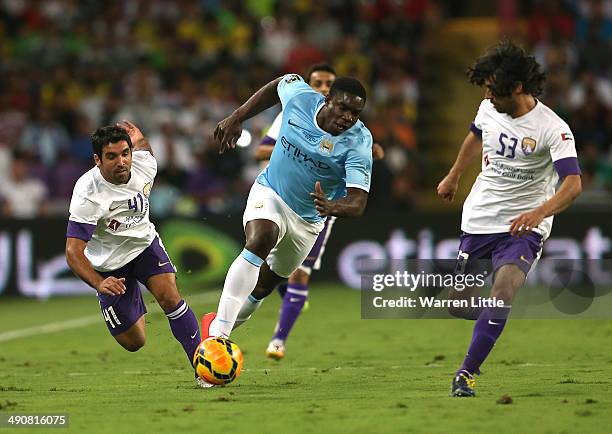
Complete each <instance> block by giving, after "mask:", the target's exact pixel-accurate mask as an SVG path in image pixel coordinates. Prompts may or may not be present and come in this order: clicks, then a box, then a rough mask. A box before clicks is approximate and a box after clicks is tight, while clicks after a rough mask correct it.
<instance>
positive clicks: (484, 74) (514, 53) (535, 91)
mask: <svg viewBox="0 0 612 434" xmlns="http://www.w3.org/2000/svg"><path fill="white" fill-rule="evenodd" d="M466 75H467V76H468V79H469V80H470V83H472V84H475V85H477V86H483V85H485V81H486V80H489V79H490V80H491V84H490V89H491V92H492V93H493V95H496V96H509V95H511V94H512V92H513V91H514V89H516V86H518V85H519V83H521V84H522V85H523V92H524V93H526V94H529V95H533V96H538V95H540V94H541V93H542V91H543V88H544V81H545V80H546V74H545V73H544V72H542V71H541V70H540V65H539V64H538V62H537V61H536V59H535V57H534V56H530V55H528V54H527V53H526V52H525V50H523V49H522V48H521V47H519V46H518V45H516V44H514V43H512V42H511V41H507V40H506V41H501V42H499V43H498V44H497V45H495V46H494V47H492V48H490V49H489V50H488V51H487V52H486V53H485V54H483V55H482V56H480V57H479V58H478V59H476V62H475V63H474V65H472V66H471V67H470V68H469V69H468V70H467V73H466Z"/></svg>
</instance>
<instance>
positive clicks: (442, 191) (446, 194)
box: [438, 174, 459, 202]
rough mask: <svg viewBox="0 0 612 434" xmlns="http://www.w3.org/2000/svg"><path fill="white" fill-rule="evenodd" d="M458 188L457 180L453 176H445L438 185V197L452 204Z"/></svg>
mask: <svg viewBox="0 0 612 434" xmlns="http://www.w3.org/2000/svg"><path fill="white" fill-rule="evenodd" d="M458 188H459V179H457V177H456V176H453V175H450V174H449V175H446V176H445V177H444V179H443V180H442V181H440V183H439V184H438V196H440V197H441V198H442V199H444V200H447V201H449V202H452V201H453V199H454V198H455V194H456V193H457V189H458Z"/></svg>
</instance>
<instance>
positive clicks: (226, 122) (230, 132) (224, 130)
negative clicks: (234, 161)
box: [213, 113, 242, 154]
mask: <svg viewBox="0 0 612 434" xmlns="http://www.w3.org/2000/svg"><path fill="white" fill-rule="evenodd" d="M241 134H242V123H241V122H240V120H239V119H238V116H236V114H235V113H232V114H231V115H229V116H228V117H226V118H225V119H223V120H222V121H221V122H219V123H218V124H217V127H216V128H215V131H214V133H213V137H214V139H215V141H216V142H217V143H219V154H223V152H225V150H226V149H230V148H231V149H234V148H235V147H236V142H237V141H238V139H239V138H240V135H241Z"/></svg>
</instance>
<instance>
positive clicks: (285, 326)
mask: <svg viewBox="0 0 612 434" xmlns="http://www.w3.org/2000/svg"><path fill="white" fill-rule="evenodd" d="M307 298H308V285H299V284H290V285H289V286H288V287H287V292H286V293H285V296H284V297H283V304H282V306H281V311H280V316H279V318H278V329H277V330H276V333H275V334H274V339H281V340H283V341H285V340H287V336H288V335H289V332H290V331H291V328H292V327H293V325H294V324H295V321H297V318H298V316H300V312H301V311H302V308H303V307H304V303H305V302H306V299H307Z"/></svg>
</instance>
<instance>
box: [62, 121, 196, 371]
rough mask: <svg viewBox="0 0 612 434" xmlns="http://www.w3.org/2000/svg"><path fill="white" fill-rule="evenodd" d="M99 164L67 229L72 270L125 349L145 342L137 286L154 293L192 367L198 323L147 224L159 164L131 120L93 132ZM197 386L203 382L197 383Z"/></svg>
mask: <svg viewBox="0 0 612 434" xmlns="http://www.w3.org/2000/svg"><path fill="white" fill-rule="evenodd" d="M91 140H92V145H93V151H94V160H95V163H96V167H94V168H93V169H91V170H89V171H88V172H86V173H85V174H84V175H83V176H81V178H79V180H78V181H77V183H76V184H75V186H74V191H73V194H72V200H71V202H70V217H69V220H68V229H67V232H66V237H67V239H66V259H67V261H68V265H69V266H70V268H71V269H72V271H73V272H74V273H75V274H76V275H77V276H78V277H80V278H81V279H82V280H83V281H85V282H86V283H87V284H89V285H90V286H91V287H92V288H94V289H95V290H96V294H97V296H98V301H99V303H100V309H101V310H102V314H103V316H104V319H105V321H106V326H107V327H108V330H109V331H110V333H111V335H112V336H113V337H114V338H115V340H116V341H117V342H118V343H119V344H120V345H121V346H122V347H123V348H125V349H126V350H128V351H138V350H139V349H140V348H141V347H142V346H143V345H144V344H145V321H144V314H145V313H146V312H147V309H146V307H145V304H144V300H143V298H142V293H141V292H140V288H139V285H138V282H140V283H142V284H143V285H145V286H146V287H147V289H148V290H149V291H150V292H151V293H152V294H153V296H154V297H155V299H156V300H157V302H158V303H159V305H160V307H161V308H162V309H163V311H164V313H165V314H166V316H167V317H168V321H169V323H170V329H171V330H172V334H173V335H174V337H175V338H176V340H177V341H179V343H180V344H181V345H182V346H183V349H184V350H185V353H186V354H187V358H188V359H189V362H190V364H191V361H192V358H193V354H194V352H195V349H196V347H197V346H198V344H199V343H200V332H199V329H198V321H197V319H196V317H195V315H194V314H193V312H192V311H191V309H190V308H189V306H188V305H187V303H186V302H185V300H183V299H181V296H180V294H179V292H178V289H177V287H176V278H175V273H176V269H175V268H174V265H172V261H171V260H170V258H169V257H168V254H167V253H166V250H165V249H164V245H163V244H162V242H161V240H160V238H159V235H158V234H157V231H156V230H155V226H154V225H153V223H151V221H150V220H149V194H150V193H151V188H152V187H153V181H154V179H155V175H156V173H157V162H156V161H155V157H154V156H153V152H152V151H151V147H150V146H149V143H148V141H147V139H146V138H144V137H143V135H142V133H141V132H140V130H139V129H138V128H137V127H135V126H134V125H133V124H131V123H130V122H128V121H122V122H120V123H119V124H117V125H116V126H106V127H102V128H99V129H97V130H96V131H95V132H94V133H93V134H92V135H91ZM196 381H198V379H197V378H196Z"/></svg>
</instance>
